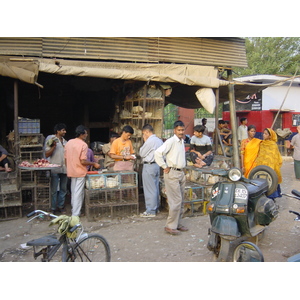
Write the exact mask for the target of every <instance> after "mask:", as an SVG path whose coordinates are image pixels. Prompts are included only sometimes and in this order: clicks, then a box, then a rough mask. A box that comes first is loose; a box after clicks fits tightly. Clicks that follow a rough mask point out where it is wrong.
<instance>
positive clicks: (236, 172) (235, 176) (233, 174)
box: [228, 168, 242, 181]
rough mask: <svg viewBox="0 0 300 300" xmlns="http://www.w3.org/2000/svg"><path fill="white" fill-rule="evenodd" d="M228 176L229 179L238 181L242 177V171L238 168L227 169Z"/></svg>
mask: <svg viewBox="0 0 300 300" xmlns="http://www.w3.org/2000/svg"><path fill="white" fill-rule="evenodd" d="M228 178H229V179H230V180H231V181H239V180H240V179H241V178H242V172H241V170H240V169H238V168H232V169H230V170H229V171H228Z"/></svg>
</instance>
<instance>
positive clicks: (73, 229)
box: [27, 209, 82, 233]
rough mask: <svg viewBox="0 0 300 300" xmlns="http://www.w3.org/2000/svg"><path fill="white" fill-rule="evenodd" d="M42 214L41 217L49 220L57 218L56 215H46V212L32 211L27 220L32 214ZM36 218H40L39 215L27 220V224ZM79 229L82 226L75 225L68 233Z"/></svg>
mask: <svg viewBox="0 0 300 300" xmlns="http://www.w3.org/2000/svg"><path fill="white" fill-rule="evenodd" d="M38 213H39V214H43V215H46V216H50V217H51V218H54V219H55V218H57V216H56V215H53V214H51V213H48V212H45V211H43V210H39V209H38V210H34V211H32V212H30V213H29V214H28V215H27V218H30V217H32V216H33V215H34V214H38ZM38 216H40V215H36V216H35V217H33V218H31V219H30V220H28V221H27V223H28V222H30V221H32V220H33V219H35V218H37V217H38ZM79 227H82V224H80V223H79V224H77V225H75V226H74V227H72V228H71V229H70V230H69V231H70V232H71V233H72V232H74V231H75V230H76V229H77V228H79Z"/></svg>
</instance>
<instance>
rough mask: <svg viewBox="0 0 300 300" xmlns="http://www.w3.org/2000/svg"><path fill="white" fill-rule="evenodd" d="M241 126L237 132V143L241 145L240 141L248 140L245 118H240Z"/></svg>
mask: <svg viewBox="0 0 300 300" xmlns="http://www.w3.org/2000/svg"><path fill="white" fill-rule="evenodd" d="M240 122H241V125H240V126H239V127H238V130H237V136H238V141H239V143H240V144H241V141H242V140H244V139H247V138H248V131H247V128H248V127H247V122H248V120H247V118H241V120H240Z"/></svg>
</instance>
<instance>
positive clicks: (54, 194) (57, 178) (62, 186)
mask: <svg viewBox="0 0 300 300" xmlns="http://www.w3.org/2000/svg"><path fill="white" fill-rule="evenodd" d="M67 183H68V177H67V174H63V173H58V174H51V209H52V210H55V209H56V208H63V207H64V205H65V198H66V194H67ZM58 184H59V191H57V187H58Z"/></svg>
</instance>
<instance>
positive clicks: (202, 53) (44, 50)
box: [0, 37, 247, 67]
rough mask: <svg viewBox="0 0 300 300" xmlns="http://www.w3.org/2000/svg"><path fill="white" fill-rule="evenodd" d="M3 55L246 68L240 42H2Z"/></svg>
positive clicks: (140, 39) (104, 39)
mask: <svg viewBox="0 0 300 300" xmlns="http://www.w3.org/2000/svg"><path fill="white" fill-rule="evenodd" d="M0 55H24V56H37V57H50V58H53V57H57V58H72V59H87V60H93V59H97V60H109V61H111V60H115V61H127V62H151V63H153V62H157V63H158V62H168V63H172V62H174V63H187V64H200V65H210V66H239V67H247V59H246V50H245V44H244V39H240V38H196V37H195V38H193V37H192V38H189V37H179V38H176V37H149V38H148V37H129V38H127V37H114V38H110V37H90V38H81V37H79V38H75V37H71V38H70V37H66V38H63V37H53V38H51V37H43V38H0Z"/></svg>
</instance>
